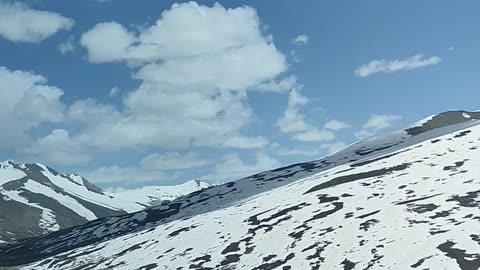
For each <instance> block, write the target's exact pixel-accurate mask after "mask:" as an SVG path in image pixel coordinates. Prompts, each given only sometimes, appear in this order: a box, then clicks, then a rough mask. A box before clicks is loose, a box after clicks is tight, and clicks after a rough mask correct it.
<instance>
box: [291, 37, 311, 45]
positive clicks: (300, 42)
mask: <svg viewBox="0 0 480 270" xmlns="http://www.w3.org/2000/svg"><path fill="white" fill-rule="evenodd" d="M309 40H310V37H309V36H307V35H298V36H297V37H295V38H294V39H293V40H292V42H293V44H295V45H307V43H308V41H309Z"/></svg>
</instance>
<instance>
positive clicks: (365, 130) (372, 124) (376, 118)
mask: <svg viewBox="0 0 480 270" xmlns="http://www.w3.org/2000/svg"><path fill="white" fill-rule="evenodd" d="M400 119H402V116H400V115H388V114H372V115H370V117H369V118H368V120H367V122H366V123H365V124H364V125H363V126H362V129H361V130H360V131H358V132H355V134H354V135H355V137H356V138H357V139H359V140H360V139H364V138H367V137H371V136H373V135H375V134H376V133H377V132H378V131H379V130H382V129H386V128H389V127H392V126H393V123H394V122H395V121H398V120H400Z"/></svg>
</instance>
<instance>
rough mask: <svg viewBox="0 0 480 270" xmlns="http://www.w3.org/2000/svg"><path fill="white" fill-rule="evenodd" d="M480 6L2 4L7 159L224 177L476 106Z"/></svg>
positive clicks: (119, 182)
mask: <svg viewBox="0 0 480 270" xmlns="http://www.w3.org/2000/svg"><path fill="white" fill-rule="evenodd" d="M175 3H178V4H175ZM479 8H480V4H479V3H478V2H475V1H462V3H461V4H460V3H459V2H453V1H449V2H447V1H442V2H441V3H440V2H438V1H421V2H418V1H402V2H396V3H392V2H389V3H386V2H385V1H368V2H367V1H362V2H360V1H356V2H352V1H349V2H343V1H328V2H327V1H302V2H298V1H296V2H293V1H275V2H273V1H224V2H219V3H217V4H215V2H213V1H201V2H178V1H150V0H144V1H131V0H124V1H120V0H109V1H96V0H90V1H68V2H67V1H60V0H50V1H49V0H43V1H42V0H39V1H5V0H0V52H1V57H0V67H2V68H1V69H0V81H2V82H3V84H2V85H0V95H1V96H2V99H1V100H0V107H1V109H0V121H1V122H2V123H3V124H2V129H3V130H4V131H3V132H2V134H0V158H1V159H14V160H16V161H19V162H32V161H34V162H41V163H45V164H47V165H50V166H51V167H54V168H57V169H59V170H61V171H65V172H78V173H81V174H82V175H85V176H86V177H87V178H89V179H90V180H92V181H93V182H96V183H97V184H99V185H100V186H102V187H137V186H142V185H150V184H155V185H170V184H177V183H181V182H184V181H187V180H189V179H192V178H197V179H202V180H205V181H208V182H213V183H217V182H224V181H229V180H236V179H238V178H240V177H243V176H247V175H249V174H251V173H255V172H258V171H262V170H267V169H271V168H275V167H278V166H281V165H287V164H290V163H293V162H298V161H303V160H311V159H314V158H317V157H320V156H322V155H325V154H328V153H329V152H331V151H335V150H337V149H339V148H342V147H343V146H345V145H348V144H350V143H352V142H354V141H356V140H358V139H361V138H363V137H365V136H371V135H374V134H378V133H383V132H386V131H388V130H391V129H394V128H400V127H403V126H406V125H408V124H409V123H413V122H415V121H417V120H419V119H420V118H423V117H426V116H428V115H431V114H434V113H438V112H442V111H446V110H450V109H465V110H476V109H478V104H477V103H478V102H477V100H478V96H479V94H478V91H477V87H478V85H479V82H480V79H479V76H478V72H477V70H478V68H475V66H476V65H477V63H479V60H480V59H479V58H480V55H479V54H478V53H477V51H478V48H480V38H478V37H477V36H478V35H479V31H478V30H479V28H478V26H479V25H480V18H479V17H478V13H477V12H476V11H478V9H479Z"/></svg>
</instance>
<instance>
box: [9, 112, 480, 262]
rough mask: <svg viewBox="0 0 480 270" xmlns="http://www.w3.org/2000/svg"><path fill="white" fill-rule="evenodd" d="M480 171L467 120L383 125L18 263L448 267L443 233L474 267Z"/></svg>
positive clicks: (40, 244)
mask: <svg viewBox="0 0 480 270" xmlns="http://www.w3.org/2000/svg"><path fill="white" fill-rule="evenodd" d="M479 173H480V124H479V122H478V121H469V122H465V123H460V124H456V125H452V126H448V127H443V128H438V129H435V130H432V131H428V132H425V133H422V134H420V135H417V136H406V134H405V132H393V133H390V134H387V135H386V136H383V137H377V138H376V139H369V140H366V141H363V142H359V143H357V144H355V145H352V146H349V147H347V148H346V149H344V150H342V151H339V152H337V153H335V154H333V155H330V156H327V157H326V158H325V159H322V160H317V161H314V162H311V163H304V164H297V165H292V166H289V167H286V168H283V169H279V170H274V171H270V172H264V173H261V174H258V175H255V176H251V177H247V178H245V179H242V180H239V181H236V182H234V183H227V184H225V185H220V186H215V187H212V188H209V189H207V190H204V191H202V192H199V193H196V194H194V195H190V196H185V197H181V198H179V199H176V200H174V201H172V202H170V203H166V204H165V205H162V206H155V207H153V208H149V209H147V210H144V211H141V212H138V213H134V214H131V215H125V216H121V217H113V218H107V219H105V220H101V221H98V222H97V223H94V224H87V225H85V226H82V227H78V228H76V229H75V230H74V231H72V232H64V233H62V232H60V233H59V235H58V236H57V237H54V238H53V237H52V238H48V237H47V238H42V239H37V241H30V242H29V243H28V245H29V246H28V250H32V249H33V250H38V251H37V252H38V253H40V254H42V253H43V254H50V253H48V252H54V251H56V250H58V252H59V253H58V254H57V253H53V254H51V255H54V256H53V257H50V258H48V259H47V258H45V259H42V260H39V261H37V262H35V263H33V264H30V265H28V266H24V267H23V268H22V269H46V268H47V267H48V266H49V269H72V268H74V267H78V266H80V265H82V264H88V265H89V267H92V268H95V269H108V268H114V269H146V268H147V267H146V266H147V265H154V266H157V267H158V268H160V269H178V268H179V267H182V268H183V269H189V268H190V269H195V268H197V269H222V268H223V269H273V263H274V262H275V263H277V264H278V265H277V268H276V269H282V268H283V269H316V267H318V269H320V270H322V269H344V267H343V266H342V264H341V263H342V262H344V261H346V260H348V261H349V262H351V263H353V264H355V268H354V269H410V268H412V267H413V266H412V265H414V264H419V263H420V264H421V266H420V267H419V269H459V268H460V267H459V264H458V263H457V261H458V260H459V259H458V260H457V259H456V258H453V257H451V256H453V255H450V254H448V253H447V252H445V251H443V250H442V249H441V248H440V247H441V246H442V245H444V244H446V243H447V244H448V243H449V242H448V241H452V243H453V248H454V249H456V250H460V251H462V250H463V251H464V253H465V254H464V255H462V254H461V253H462V252H460V251H456V252H455V256H460V258H461V259H464V260H465V261H470V262H472V263H478V265H480V255H478V254H480V245H479V244H478V243H477V242H476V241H475V240H474V239H473V238H472V235H478V234H479V230H478V207H480V179H478V175H479ZM147 191H150V192H153V189H152V190H148V189H139V191H138V192H139V194H140V193H141V192H147ZM477 192H478V195H475V194H477ZM121 193H122V192H120V193H115V194H116V195H119V194H121ZM131 194H132V193H131ZM176 209H179V210H178V211H176ZM20 245H21V244H20ZM68 246H70V247H73V248H70V249H66V247H68ZM23 248H26V247H23ZM17 249H18V250H22V246H19V247H17ZM38 253H37V254H35V255H36V256H38ZM3 254H5V252H3ZM468 254H470V255H468ZM207 255H208V256H207ZM5 256H10V254H6V255H5ZM17 256H18V255H17ZM67 256H68V260H63V261H62V263H60V264H49V262H51V261H55V260H62V258H65V257H67ZM1 258H2V250H0V261H1ZM202 258H203V259H202ZM205 258H207V259H205ZM47 260H49V261H47ZM0 264H1V263H0ZM266 264H267V265H266ZM268 264H270V265H268ZM287 266H289V267H290V268H288V267H287ZM268 267H270V268H268ZM471 268H472V267H471ZM472 269H474V268H472Z"/></svg>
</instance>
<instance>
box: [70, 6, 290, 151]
mask: <svg viewBox="0 0 480 270" xmlns="http://www.w3.org/2000/svg"><path fill="white" fill-rule="evenodd" d="M261 29H262V27H261V23H260V20H259V18H258V16H257V14H256V12H255V10H254V9H253V8H250V7H239V8H233V9H226V8H224V7H223V6H221V5H220V4H215V5H213V6H212V7H208V6H203V5H199V4H197V3H195V2H189V3H182V4H174V5H173V6H172V7H171V8H170V9H168V10H165V11H164V12H162V14H161V16H160V18H159V19H158V21H157V22H155V23H154V24H153V25H149V26H146V27H144V28H141V29H139V30H138V29H128V28H127V27H125V26H123V25H120V24H119V23H117V22H105V23H100V24H97V25H95V26H94V27H93V28H92V29H90V30H89V31H87V32H86V33H84V34H83V35H82V37H81V39H80V44H81V45H82V46H83V47H84V48H86V50H87V53H88V59H89V61H90V62H92V63H97V64H99V63H106V62H123V63H126V64H127V65H128V66H129V67H130V68H132V70H133V74H134V75H133V76H134V78H135V79H139V80H140V81H141V85H140V86H139V87H138V88H137V89H134V90H133V91H130V92H124V95H123V99H122V105H123V107H122V108H121V109H118V110H116V111H115V112H113V116H111V115H106V114H104V113H102V111H101V110H100V111H98V110H94V111H98V113H100V115H98V116H96V117H94V118H95V120H92V122H91V123H86V126H85V128H84V131H85V132H83V134H79V135H78V136H79V137H81V138H80V140H82V141H84V142H86V143H89V144H91V145H92V146H94V147H100V148H103V149H111V150H115V149H119V148H125V147H139V146H140V147H142V146H144V147H147V146H155V147H162V148H166V149H183V148H187V147H190V146H218V147H237V148H258V147H262V146H264V145H266V144H267V143H268V140H267V139H266V138H264V137H261V136H260V137H258V136H257V137H248V136H246V135H244V134H242V129H243V128H244V127H246V126H247V125H248V124H249V123H251V121H252V119H253V111H252V110H251V108H250V107H249V105H248V103H247V93H248V91H270V92H281V91H285V90H284V89H286V88H290V87H292V86H293V85H295V84H296V78H295V77H294V76H285V77H284V78H283V79H282V80H279V79H278V77H279V76H280V75H281V74H283V73H284V72H285V71H286V70H287V64H286V61H285V57H284V55H283V54H282V53H281V52H280V51H278V50H277V48H276V47H275V45H274V43H273V41H272V40H273V39H272V38H271V37H270V36H266V35H265V34H264V33H263V32H262V30H261ZM80 105H81V106H86V107H88V106H94V107H98V106H103V105H99V104H97V105H93V104H91V103H81V104H80ZM104 106H107V107H108V105H105V104H104ZM105 110H110V109H105ZM138 130H142V132H141V134H139V132H137V131H138Z"/></svg>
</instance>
